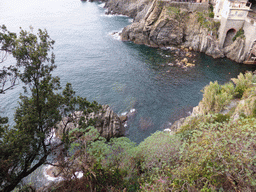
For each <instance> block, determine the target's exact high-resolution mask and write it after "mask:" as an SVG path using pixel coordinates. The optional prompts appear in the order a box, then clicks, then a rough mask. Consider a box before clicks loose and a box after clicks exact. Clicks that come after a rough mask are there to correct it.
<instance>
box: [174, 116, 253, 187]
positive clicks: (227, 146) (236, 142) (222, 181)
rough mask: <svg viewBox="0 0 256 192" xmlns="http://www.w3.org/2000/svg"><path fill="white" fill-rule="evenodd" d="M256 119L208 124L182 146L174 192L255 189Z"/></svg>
mask: <svg viewBox="0 0 256 192" xmlns="http://www.w3.org/2000/svg"><path fill="white" fill-rule="evenodd" d="M255 140H256V120H255V119H241V120H240V121H239V122H229V123H212V124H209V123H205V124H202V125H201V126H200V129H198V130H197V131H196V132H195V133H194V134H193V139H192V140H190V141H189V142H187V143H186V142H184V143H183V145H182V146H181V149H180V153H181V156H180V157H181V159H180V161H181V163H180V164H179V166H177V168H176V169H175V170H173V180H172V182H171V187H172V190H173V191H186V190H187V191H191V190H193V191H200V190H203V191H205V190H206V189H208V190H211V191H216V190H217V191H218V190H220V189H221V188H222V189H223V191H245V189H247V190H249V191H255V189H256V182H255V181H256V174H255V172H254V170H255V168H256V159H255V155H256V148H255Z"/></svg>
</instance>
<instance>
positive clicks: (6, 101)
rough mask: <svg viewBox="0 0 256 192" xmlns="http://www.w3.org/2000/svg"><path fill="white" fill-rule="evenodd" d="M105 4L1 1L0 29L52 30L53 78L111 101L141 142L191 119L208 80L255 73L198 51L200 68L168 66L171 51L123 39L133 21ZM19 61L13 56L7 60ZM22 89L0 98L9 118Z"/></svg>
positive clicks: (74, 0)
mask: <svg viewBox="0 0 256 192" xmlns="http://www.w3.org/2000/svg"><path fill="white" fill-rule="evenodd" d="M104 12H105V10H104V9H103V4H100V3H89V2H81V1H80V0H43V1H42V0H23V1H19V0H1V2H0V16H1V24H5V25H6V26H7V27H8V29H9V30H11V31H16V32H18V31H19V27H22V28H23V29H26V30H28V29H29V26H33V28H34V32H36V31H37V29H38V28H42V29H44V28H45V29H47V30H48V32H49V34H50V36H51V37H52V39H54V40H55V41H56V44H55V46H54V53H55V54H56V64H57V66H58V68H57V69H56V70H55V72H54V75H58V76H59V77H60V78H61V83H62V85H63V86H64V85H65V84H66V83H67V82H70V83H72V85H73V87H74V90H75V91H76V93H77V95H80V96H83V97H87V98H88V99H89V100H90V101H92V100H97V101H98V102H99V103H101V104H109V105H110V106H111V107H112V109H113V110H114V111H115V112H116V113H118V114H122V113H124V112H127V111H129V110H131V109H135V110H136V113H135V114H134V115H133V116H132V117H131V118H130V120H129V121H128V128H127V137H129V138H130V139H131V140H133V141H135V142H137V143H139V142H140V141H142V140H143V139H144V138H146V137H147V136H149V135H150V134H151V133H153V132H155V131H156V130H163V129H164V128H167V127H170V124H171V123H173V122H174V121H175V120H177V119H178V118H180V117H182V116H186V115H188V114H189V111H191V110H192V107H194V106H196V105H197V104H198V102H199V101H200V100H201V98H202V93H201V92H200V90H201V89H202V88H203V87H204V86H205V85H207V84H208V83H209V82H210V81H215V80H217V81H219V82H220V83H224V82H227V81H228V80H229V79H230V78H232V77H235V76H236V75H237V74H239V72H241V71H245V70H251V69H252V68H250V67H248V66H244V65H240V64H237V63H234V62H232V61H230V60H228V59H217V60H214V59H212V58H211V57H208V56H206V55H204V54H199V53H195V54H196V56H194V58H193V60H195V63H196V66H195V67H194V68H191V69H182V68H180V67H178V66H169V65H167V64H168V63H172V62H173V61H174V60H175V59H176V58H175V57H174V54H173V53H171V52H170V51H168V50H161V49H153V48H149V47H146V46H143V45H135V44H133V43H129V42H121V41H120V40H119V38H118V35H111V34H112V33H113V32H118V31H121V29H122V28H123V27H125V26H126V25H128V24H130V23H131V18H128V17H125V16H112V15H108V16H107V15H105V14H104ZM12 62H14V61H13V60H12V58H11V57H9V58H8V60H7V61H6V62H5V63H4V64H5V65H8V64H10V63H12ZM21 86H22V85H20V86H17V87H16V88H15V89H13V90H10V91H8V92H7V93H6V94H4V95H0V106H1V111H2V112H3V113H2V115H7V116H9V117H10V118H12V114H13V112H14V111H15V107H16V106H17V101H18V97H19V94H20V93H21V92H22V88H21Z"/></svg>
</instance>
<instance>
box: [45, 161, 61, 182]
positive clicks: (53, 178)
mask: <svg viewBox="0 0 256 192" xmlns="http://www.w3.org/2000/svg"><path fill="white" fill-rule="evenodd" d="M52 167H53V166H52V165H48V166H45V168H44V171H43V174H44V176H45V178H46V179H47V180H49V181H61V180H63V178H62V177H60V176H59V177H52V176H50V175H48V174H47V173H46V170H47V169H50V168H52Z"/></svg>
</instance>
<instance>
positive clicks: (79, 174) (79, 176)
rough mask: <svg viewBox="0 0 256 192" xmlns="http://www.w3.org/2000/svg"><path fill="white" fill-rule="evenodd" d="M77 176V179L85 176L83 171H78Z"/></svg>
mask: <svg viewBox="0 0 256 192" xmlns="http://www.w3.org/2000/svg"><path fill="white" fill-rule="evenodd" d="M75 176H76V178H78V179H80V178H82V177H83V176H84V174H83V172H82V171H77V172H75ZM71 179H75V177H74V176H72V177H71Z"/></svg>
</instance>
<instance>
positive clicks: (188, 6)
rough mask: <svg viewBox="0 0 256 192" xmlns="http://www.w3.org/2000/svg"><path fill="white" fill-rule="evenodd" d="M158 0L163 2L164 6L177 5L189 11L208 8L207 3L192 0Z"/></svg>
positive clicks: (200, 10) (201, 10)
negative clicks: (182, 0) (177, 0)
mask: <svg viewBox="0 0 256 192" xmlns="http://www.w3.org/2000/svg"><path fill="white" fill-rule="evenodd" d="M160 2H164V5H165V6H171V7H177V8H181V9H186V10H188V11H189V12H194V11H199V12H203V11H205V10H208V8H209V4H208V3H192V2H173V1H169V0H163V1H160Z"/></svg>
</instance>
